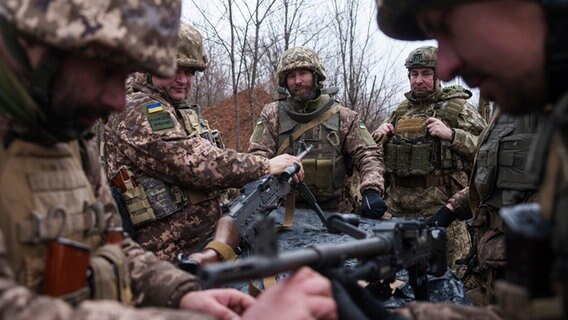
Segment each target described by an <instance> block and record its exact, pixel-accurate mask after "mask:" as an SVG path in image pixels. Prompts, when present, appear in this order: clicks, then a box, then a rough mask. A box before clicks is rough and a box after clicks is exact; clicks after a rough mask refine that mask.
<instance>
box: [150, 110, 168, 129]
mask: <svg viewBox="0 0 568 320" xmlns="http://www.w3.org/2000/svg"><path fill="white" fill-rule="evenodd" d="M148 122H150V126H151V127H152V131H160V130H165V129H171V128H173V127H174V122H173V120H172V117H171V115H170V114H169V113H168V112H159V113H156V114H149V115H148Z"/></svg>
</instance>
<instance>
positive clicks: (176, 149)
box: [105, 23, 298, 261]
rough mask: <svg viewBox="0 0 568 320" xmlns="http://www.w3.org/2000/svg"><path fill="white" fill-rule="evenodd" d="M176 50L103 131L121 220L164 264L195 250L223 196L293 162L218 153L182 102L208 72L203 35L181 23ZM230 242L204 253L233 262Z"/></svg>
mask: <svg viewBox="0 0 568 320" xmlns="http://www.w3.org/2000/svg"><path fill="white" fill-rule="evenodd" d="M177 47H178V51H177V72H176V74H175V76H173V77H170V78H162V77H159V76H152V75H150V74H138V75H136V76H135V78H134V79H131V81H132V83H131V85H132V87H131V90H132V92H131V93H130V94H129V95H128V97H127V103H128V107H127V109H126V111H125V112H123V113H120V114H115V115H113V116H112V117H111V119H109V122H108V123H107V125H106V126H105V139H106V142H105V157H106V160H107V175H108V179H109V181H111V183H112V185H113V186H114V187H117V188H119V189H120V191H121V192H122V196H123V199H124V200H125V202H126V206H127V210H128V214H127V215H124V216H126V217H123V219H129V221H130V222H132V224H133V225H134V228H135V230H136V237H135V239H136V241H137V242H138V243H140V245H141V246H142V247H144V248H145V249H146V250H150V251H152V252H154V253H155V254H156V255H157V256H158V257H159V258H160V259H165V260H169V261H174V260H175V259H176V255H177V254H178V253H180V252H183V253H192V252H194V251H195V250H196V248H197V246H198V245H199V244H200V243H202V242H204V240H205V239H206V238H207V236H208V235H210V234H211V233H212V231H213V230H214V229H215V225H216V223H217V220H218V219H219V218H220V216H221V214H222V210H221V207H220V202H221V198H220V194H221V192H220V190H222V189H225V188H228V187H240V186H242V185H244V184H245V183H247V182H249V181H252V180H255V179H258V178H259V177H261V176H263V175H266V174H269V173H271V174H278V173H280V172H282V170H284V169H285V168H286V167H287V166H289V165H291V164H293V163H294V162H295V161H298V160H296V158H295V157H293V156H290V155H285V156H281V157H278V158H275V159H272V160H268V159H265V158H264V157H261V156H257V155H251V154H245V153H237V152H236V151H234V150H228V149H221V148H220V147H222V144H221V142H220V140H219V139H217V138H216V136H215V135H214V134H212V133H213V132H212V131H211V130H210V129H209V127H208V125H207V122H206V121H205V120H204V119H203V117H202V116H201V111H200V110H199V108H198V107H193V106H190V105H189V104H188V102H187V100H186V99H187V97H188V95H189V94H190V91H191V86H192V84H193V77H194V75H195V73H196V72H198V71H203V70H205V68H206V67H207V60H206V58H205V56H204V54H203V44H202V38H201V34H200V33H199V32H198V31H197V30H196V29H195V28H194V27H193V26H192V25H189V24H183V23H182V25H181V27H180V32H179V38H178V46H177ZM235 242H236V241H231V240H230V239H223V241H215V242H211V243H210V245H208V248H210V249H211V250H214V251H215V252H219V253H220V254H221V253H223V252H227V251H228V252H230V255H227V254H225V255H224V256H223V255H222V256H221V257H220V258H221V259H223V260H225V259H228V258H229V257H230V256H234V254H233V253H232V250H231V247H233V248H234V247H235V246H236V243H235ZM227 245H228V246H227ZM212 258H215V257H212Z"/></svg>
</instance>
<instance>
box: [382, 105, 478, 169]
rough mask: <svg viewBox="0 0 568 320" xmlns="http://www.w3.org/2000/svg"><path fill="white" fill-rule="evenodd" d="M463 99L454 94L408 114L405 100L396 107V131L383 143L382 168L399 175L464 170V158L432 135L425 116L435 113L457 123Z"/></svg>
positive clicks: (451, 123)
mask: <svg viewBox="0 0 568 320" xmlns="http://www.w3.org/2000/svg"><path fill="white" fill-rule="evenodd" d="M465 104H466V100H464V99H461V98H454V99H450V100H442V101H439V102H437V103H434V104H432V105H431V106H430V107H428V108H427V109H425V110H424V112H421V113H413V114H410V115H408V112H409V111H410V109H411V108H412V105H411V104H410V101H408V100H405V101H404V102H402V103H401V104H400V105H399V106H398V107H397V109H396V110H395V129H396V135H395V136H394V137H392V138H390V139H389V140H388V141H387V143H386V144H385V145H384V161H385V172H386V173H387V174H392V175H394V176H398V177H407V176H411V175H412V176H426V175H431V174H432V173H433V172H434V170H442V172H443V173H449V172H450V171H455V170H458V171H460V170H464V169H465V167H466V166H467V164H466V162H464V161H462V160H461V158H460V157H459V156H457V155H455V154H454V153H453V152H452V151H451V150H450V147H449V145H448V144H447V143H446V142H442V141H441V140H440V139H439V138H436V137H431V136H430V135H429V134H428V129H427V127H426V119H428V118H429V117H434V118H437V119H441V120H444V121H446V122H447V123H449V125H450V127H452V128H455V127H458V116H459V114H460V112H461V111H462V110H463V108H464V105H465Z"/></svg>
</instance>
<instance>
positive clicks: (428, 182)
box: [391, 175, 451, 188]
mask: <svg viewBox="0 0 568 320" xmlns="http://www.w3.org/2000/svg"><path fill="white" fill-rule="evenodd" d="M450 180H451V177H450V175H443V176H409V177H398V176H394V175H392V176H391V181H392V184H393V185H394V186H399V187H406V188H419V187H420V188H426V187H434V186H444V185H447V184H448V183H449V182H450Z"/></svg>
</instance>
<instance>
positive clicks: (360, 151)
mask: <svg viewBox="0 0 568 320" xmlns="http://www.w3.org/2000/svg"><path fill="white" fill-rule="evenodd" d="M288 107H290V106H289V103H288ZM279 108H280V103H279V101H275V102H272V103H270V104H267V105H265V106H264V108H263V109H262V112H261V114H260V119H259V121H258V124H257V129H258V128H261V129H262V131H260V132H259V130H257V129H255V132H253V136H252V137H251V139H250V141H249V143H250V145H249V149H248V151H249V152H251V153H253V154H257V155H261V156H264V157H269V158H270V157H274V156H276V152H277V150H278V148H279V147H280V146H279V145H278V135H279V132H280V128H279V119H278V117H277V116H276V115H278V110H279ZM318 108H319V107H318ZM339 119H340V120H339V123H340V127H339V141H340V146H341V151H342V152H343V154H344V155H347V156H348V157H349V158H351V160H352V163H353V165H354V166H355V168H356V169H357V171H358V172H359V174H360V176H361V185H360V191H363V190H366V189H372V190H376V191H379V192H380V193H381V194H384V179H383V171H384V169H383V166H382V162H381V158H382V153H381V150H380V148H379V147H377V146H376V145H375V144H374V143H372V141H371V143H369V141H366V140H365V137H364V136H363V135H364V133H362V132H361V130H363V129H364V131H365V132H366V131H367V129H366V128H365V125H364V124H363V122H362V121H361V120H360V119H359V115H358V114H357V112H355V111H353V110H350V109H347V108H345V107H343V106H340V111H339ZM259 124H262V126H263V128H262V127H261V126H259ZM257 133H258V137H256V136H255V135H256V134H257ZM367 135H368V133H367Z"/></svg>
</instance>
